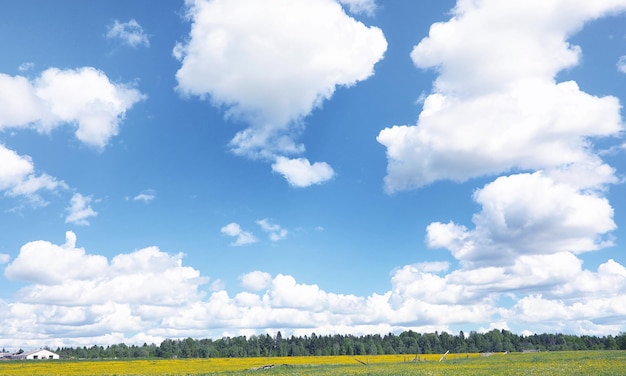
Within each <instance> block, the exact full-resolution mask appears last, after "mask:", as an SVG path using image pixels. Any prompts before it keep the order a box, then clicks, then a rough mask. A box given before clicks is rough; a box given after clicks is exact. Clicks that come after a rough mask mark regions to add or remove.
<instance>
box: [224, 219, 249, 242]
mask: <svg viewBox="0 0 626 376" xmlns="http://www.w3.org/2000/svg"><path fill="white" fill-rule="evenodd" d="M220 231H221V233H222V234H225V235H228V236H231V237H234V238H236V239H235V242H233V243H232V245H234V246H240V245H246V244H252V243H256V242H257V239H256V237H255V236H254V235H253V234H252V233H251V232H248V231H244V230H242V229H241V226H239V224H238V223H235V222H232V223H229V224H227V225H226V226H224V227H222V228H221V229H220Z"/></svg>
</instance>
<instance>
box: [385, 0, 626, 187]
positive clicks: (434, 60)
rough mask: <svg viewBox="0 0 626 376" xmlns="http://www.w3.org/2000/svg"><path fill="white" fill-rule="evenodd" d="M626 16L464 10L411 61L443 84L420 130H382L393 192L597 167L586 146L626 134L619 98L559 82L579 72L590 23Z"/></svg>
mask: <svg viewBox="0 0 626 376" xmlns="http://www.w3.org/2000/svg"><path fill="white" fill-rule="evenodd" d="M623 9H626V3H625V2H624V1H610V0H608V1H597V2H593V5H590V4H588V3H587V2H585V1H560V0H550V1H543V0H533V1H525V2H523V3H519V4H508V3H507V4H505V3H503V2H501V1H497V0H483V1H475V0H472V1H459V2H458V4H457V6H456V8H455V11H454V13H453V18H452V19H451V20H449V21H448V22H441V23H436V24H434V25H432V26H431V29H430V33H429V36H428V37H427V38H424V39H423V40H422V41H421V42H420V43H419V44H418V45H417V46H415V48H414V50H413V52H412V53H411V58H412V59H413V61H414V63H415V64H416V66H418V67H420V68H434V69H436V71H437V72H438V74H439V75H438V77H437V79H436V81H435V83H434V90H433V93H432V94H430V95H429V96H428V97H427V98H426V100H425V102H424V108H423V111H422V113H421V114H420V116H419V120H418V122H417V124H416V125H414V126H395V127H391V128H387V129H384V130H383V131H381V132H380V134H379V136H378V141H379V142H380V143H381V144H383V145H384V146H386V147H387V157H388V170H387V176H386V178H385V187H386V190H387V191H389V192H395V191H399V190H404V189H411V188H417V187H420V186H423V185H425V184H428V183H431V182H434V181H437V180H442V179H451V180H454V181H464V180H467V179H469V178H472V177H476V176H481V175H485V174H497V173H501V172H505V171H509V170H511V169H525V170H527V169H531V170H536V169H549V168H554V167H559V166H562V165H564V164H578V163H581V164H590V163H597V156H595V155H594V154H593V151H592V145H591V144H590V141H589V137H601V136H616V135H618V134H619V132H620V131H622V130H623V124H622V121H621V117H620V112H619V111H620V104H619V102H618V100H617V99H616V98H614V97H610V96H605V97H596V96H592V95H590V94H587V93H584V92H582V91H581V90H580V89H579V87H578V85H577V84H576V83H575V82H572V81H568V82H560V83H558V82H555V77H556V75H557V73H559V72H560V71H561V70H563V69H565V68H568V67H571V66H573V65H575V64H576V63H577V62H578V60H579V58H580V55H581V51H580V48H578V47H576V46H572V45H570V44H569V43H568V42H567V39H568V37H569V36H571V35H572V34H573V33H574V32H576V31H578V29H580V28H581V27H582V26H583V24H584V22H585V21H589V20H592V19H595V18H597V17H600V16H602V15H605V14H608V13H610V12H614V11H617V10H623Z"/></svg>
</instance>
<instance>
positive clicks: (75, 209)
mask: <svg viewBox="0 0 626 376" xmlns="http://www.w3.org/2000/svg"><path fill="white" fill-rule="evenodd" d="M92 200H93V198H92V197H91V196H83V195H81V194H80V193H75V194H74V196H72V199H71V201H70V207H69V208H67V211H68V212H69V214H68V216H67V218H65V223H73V224H75V225H80V226H88V225H89V221H87V218H90V217H95V216H97V215H98V213H97V212H96V211H95V210H93V209H92V208H91V202H92Z"/></svg>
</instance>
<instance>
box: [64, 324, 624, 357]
mask: <svg viewBox="0 0 626 376" xmlns="http://www.w3.org/2000/svg"><path fill="white" fill-rule="evenodd" d="M524 350H540V351H566V350H626V333H620V334H619V335H617V336H611V335H609V336H606V337H598V336H587V335H585V336H574V335H566V334H546V333H544V334H535V335H531V336H520V335H517V334H513V333H511V332H510V331H508V330H497V329H494V330H491V331H489V332H487V333H477V332H474V331H472V332H470V333H469V335H467V336H466V335H465V334H464V333H463V332H460V333H459V335H452V334H449V333H446V332H442V333H438V332H435V333H425V334H421V333H416V332H414V331H411V330H409V331H406V332H403V333H401V334H400V335H395V334H392V333H389V334H387V335H384V336H380V335H378V334H376V335H366V336H352V335H340V334H336V335H333V336H330V335H327V336H318V335H316V334H315V333H312V334H311V336H304V337H295V336H291V337H289V338H285V337H283V336H282V334H281V333H280V332H278V333H277V335H276V336H275V337H272V336H270V335H269V334H266V335H260V336H254V335H253V336H251V337H249V338H247V337H245V336H238V337H224V338H220V339H217V340H212V339H199V340H198V339H193V338H186V339H182V340H175V339H166V340H164V341H163V342H161V344H160V345H159V346H157V345H155V344H151V345H148V344H145V343H144V344H143V346H135V345H132V346H127V345H125V344H123V343H120V344H118V345H111V346H107V347H102V346H96V345H94V346H92V347H89V348H87V347H77V348H71V347H63V348H58V349H56V352H57V353H59V354H61V355H62V356H63V357H65V358H78V359H125V358H153V357H156V358H165V359H168V358H238V357H259V356H266V357H273V356H316V355H317V356H319V355H351V356H357V355H358V356H363V355H383V354H415V355H417V354H443V353H444V352H446V351H450V352H451V353H468V352H469V353H477V352H505V351H508V352H521V351H524Z"/></svg>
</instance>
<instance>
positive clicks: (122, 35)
mask: <svg viewBox="0 0 626 376" xmlns="http://www.w3.org/2000/svg"><path fill="white" fill-rule="evenodd" d="M107 28H108V29H109V31H108V32H107V34H106V37H107V38H109V39H116V38H117V39H121V40H122V42H123V43H124V44H126V45H128V46H130V47H137V46H140V45H144V46H146V47H150V41H149V40H148V35H147V34H146V33H145V31H144V30H143V27H141V25H139V23H138V22H137V21H135V20H134V19H132V20H130V21H128V22H119V21H118V20H115V21H113V24H112V25H109V26H107Z"/></svg>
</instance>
